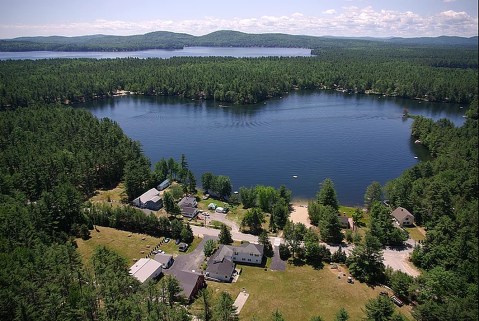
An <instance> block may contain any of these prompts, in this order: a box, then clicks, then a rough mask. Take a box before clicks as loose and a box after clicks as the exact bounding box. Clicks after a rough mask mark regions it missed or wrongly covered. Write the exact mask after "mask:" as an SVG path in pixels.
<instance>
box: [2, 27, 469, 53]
mask: <svg viewBox="0 0 479 321" xmlns="http://www.w3.org/2000/svg"><path fill="white" fill-rule="evenodd" d="M384 44H386V45H388V44H400V45H404V44H407V45H420V46H422V45H429V46H431V45H432V46H436V45H439V46H443V45H448V46H466V47H467V46H472V47H476V48H477V37H471V38H463V37H446V36H443V37H433V38H428V37H422V38H410V39H407V38H386V39H383V38H334V37H315V36H303V35H289V34H282V33H264V34H250V33H243V32H239V31H232V30H220V31H215V32H212V33H209V34H206V35H203V36H197V37H196V36H192V35H189V34H184V33H174V32H167V31H156V32H150V33H146V34H143V35H133V36H108V35H92V36H80V37H60V36H51V37H20V38H15V39H5V40H0V51H35V50H37V51H38V50H46V51H132V50H146V49H180V48H183V47H186V46H208V47H289V48H310V49H317V48H323V47H331V46H333V47H351V46H358V45H360V46H363V45H373V46H382V45H384Z"/></svg>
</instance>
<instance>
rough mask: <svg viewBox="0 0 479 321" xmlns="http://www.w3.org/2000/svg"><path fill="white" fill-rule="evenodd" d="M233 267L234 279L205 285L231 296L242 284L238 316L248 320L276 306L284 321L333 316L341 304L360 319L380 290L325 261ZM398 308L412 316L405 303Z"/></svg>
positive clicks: (196, 307) (266, 315)
mask: <svg viewBox="0 0 479 321" xmlns="http://www.w3.org/2000/svg"><path fill="white" fill-rule="evenodd" d="M237 267H241V268H242V273H241V276H240V277H239V280H238V282H237V283H231V284H229V283H216V282H208V288H209V289H211V290H212V291H213V293H214V295H217V294H218V293H220V292H221V291H227V292H229V293H230V294H231V296H232V297H233V300H234V299H235V298H236V296H237V295H238V294H239V292H240V291H241V290H242V289H243V288H245V290H246V291H247V292H248V293H249V294H250V296H249V298H248V301H247V302H246V304H245V305H244V307H243V310H242V311H241V313H240V319H241V320H251V319H252V318H253V317H254V316H256V317H257V318H259V319H260V320H269V319H270V317H271V313H272V312H273V311H275V310H276V309H278V310H279V311H280V312H281V313H282V314H283V316H284V318H285V320H287V321H294V320H309V319H310V318H311V317H312V316H315V315H320V316H321V317H322V318H323V319H324V320H333V319H334V317H335V314H336V313H337V311H338V310H339V309H340V308H341V307H344V308H345V309H346V310H347V311H348V313H349V316H350V320H361V319H362V318H363V317H364V314H363V309H364V305H365V304H366V302H367V301H368V300H369V299H371V298H374V297H376V296H377V295H379V292H380V291H381V290H384V289H382V288H379V287H376V288H374V289H373V288H370V287H368V286H367V285H365V284H362V283H359V282H355V283H354V284H349V283H347V281H346V278H345V277H342V278H341V279H338V278H337V273H338V272H337V270H331V269H330V268H329V266H328V265H326V266H325V267H324V268H323V269H321V270H314V269H313V268H312V267H310V266H308V265H304V266H291V265H288V267H287V270H286V271H285V272H279V271H274V272H273V271H269V270H268V271H265V270H264V269H263V268H259V267H252V266H242V265H237ZM200 309H201V304H200V302H195V303H194V304H193V305H192V306H191V311H192V312H195V311H196V312H198V311H201V310H200ZM398 309H399V308H398ZM399 310H400V312H401V313H402V314H403V315H405V316H406V317H407V318H410V319H412V318H411V314H410V311H409V307H406V306H404V307H402V308H400V309H399Z"/></svg>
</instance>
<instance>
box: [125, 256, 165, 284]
mask: <svg viewBox="0 0 479 321" xmlns="http://www.w3.org/2000/svg"><path fill="white" fill-rule="evenodd" d="M161 271H162V266H161V263H159V262H157V261H155V260H153V259H139V260H138V261H136V263H135V264H133V265H132V267H131V268H130V274H131V275H132V276H134V277H135V278H136V279H138V281H140V282H141V283H144V282H146V281H148V280H151V279H154V278H156V277H157V276H158V275H160V273H161Z"/></svg>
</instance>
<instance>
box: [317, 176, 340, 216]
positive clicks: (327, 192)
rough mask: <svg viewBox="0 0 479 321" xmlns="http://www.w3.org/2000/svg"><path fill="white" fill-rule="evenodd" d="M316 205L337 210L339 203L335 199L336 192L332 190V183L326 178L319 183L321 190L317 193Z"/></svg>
mask: <svg viewBox="0 0 479 321" xmlns="http://www.w3.org/2000/svg"><path fill="white" fill-rule="evenodd" d="M318 203H319V204H321V205H324V206H326V205H328V206H331V207H332V208H334V209H335V210H338V209H339V203H338V200H337V198H336V190H335V189H334V183H333V181H332V180H331V179H329V178H326V179H325V180H324V181H323V182H322V183H321V189H320V190H319V193H318Z"/></svg>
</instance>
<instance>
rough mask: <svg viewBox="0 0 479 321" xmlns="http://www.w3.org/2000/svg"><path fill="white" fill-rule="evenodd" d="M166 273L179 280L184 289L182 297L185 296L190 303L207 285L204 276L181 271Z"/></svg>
mask: <svg viewBox="0 0 479 321" xmlns="http://www.w3.org/2000/svg"><path fill="white" fill-rule="evenodd" d="M165 273H166V274H169V275H172V276H174V277H175V278H176V279H177V280H178V282H179V283H180V286H181V288H182V291H181V295H183V296H184V297H185V298H186V299H187V300H188V302H190V301H191V300H192V299H193V298H194V297H195V295H196V294H197V293H198V291H199V290H201V289H202V288H203V287H204V286H205V285H206V283H205V277H204V275H203V274H199V273H196V272H189V271H180V270H171V271H170V270H168V271H165Z"/></svg>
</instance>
